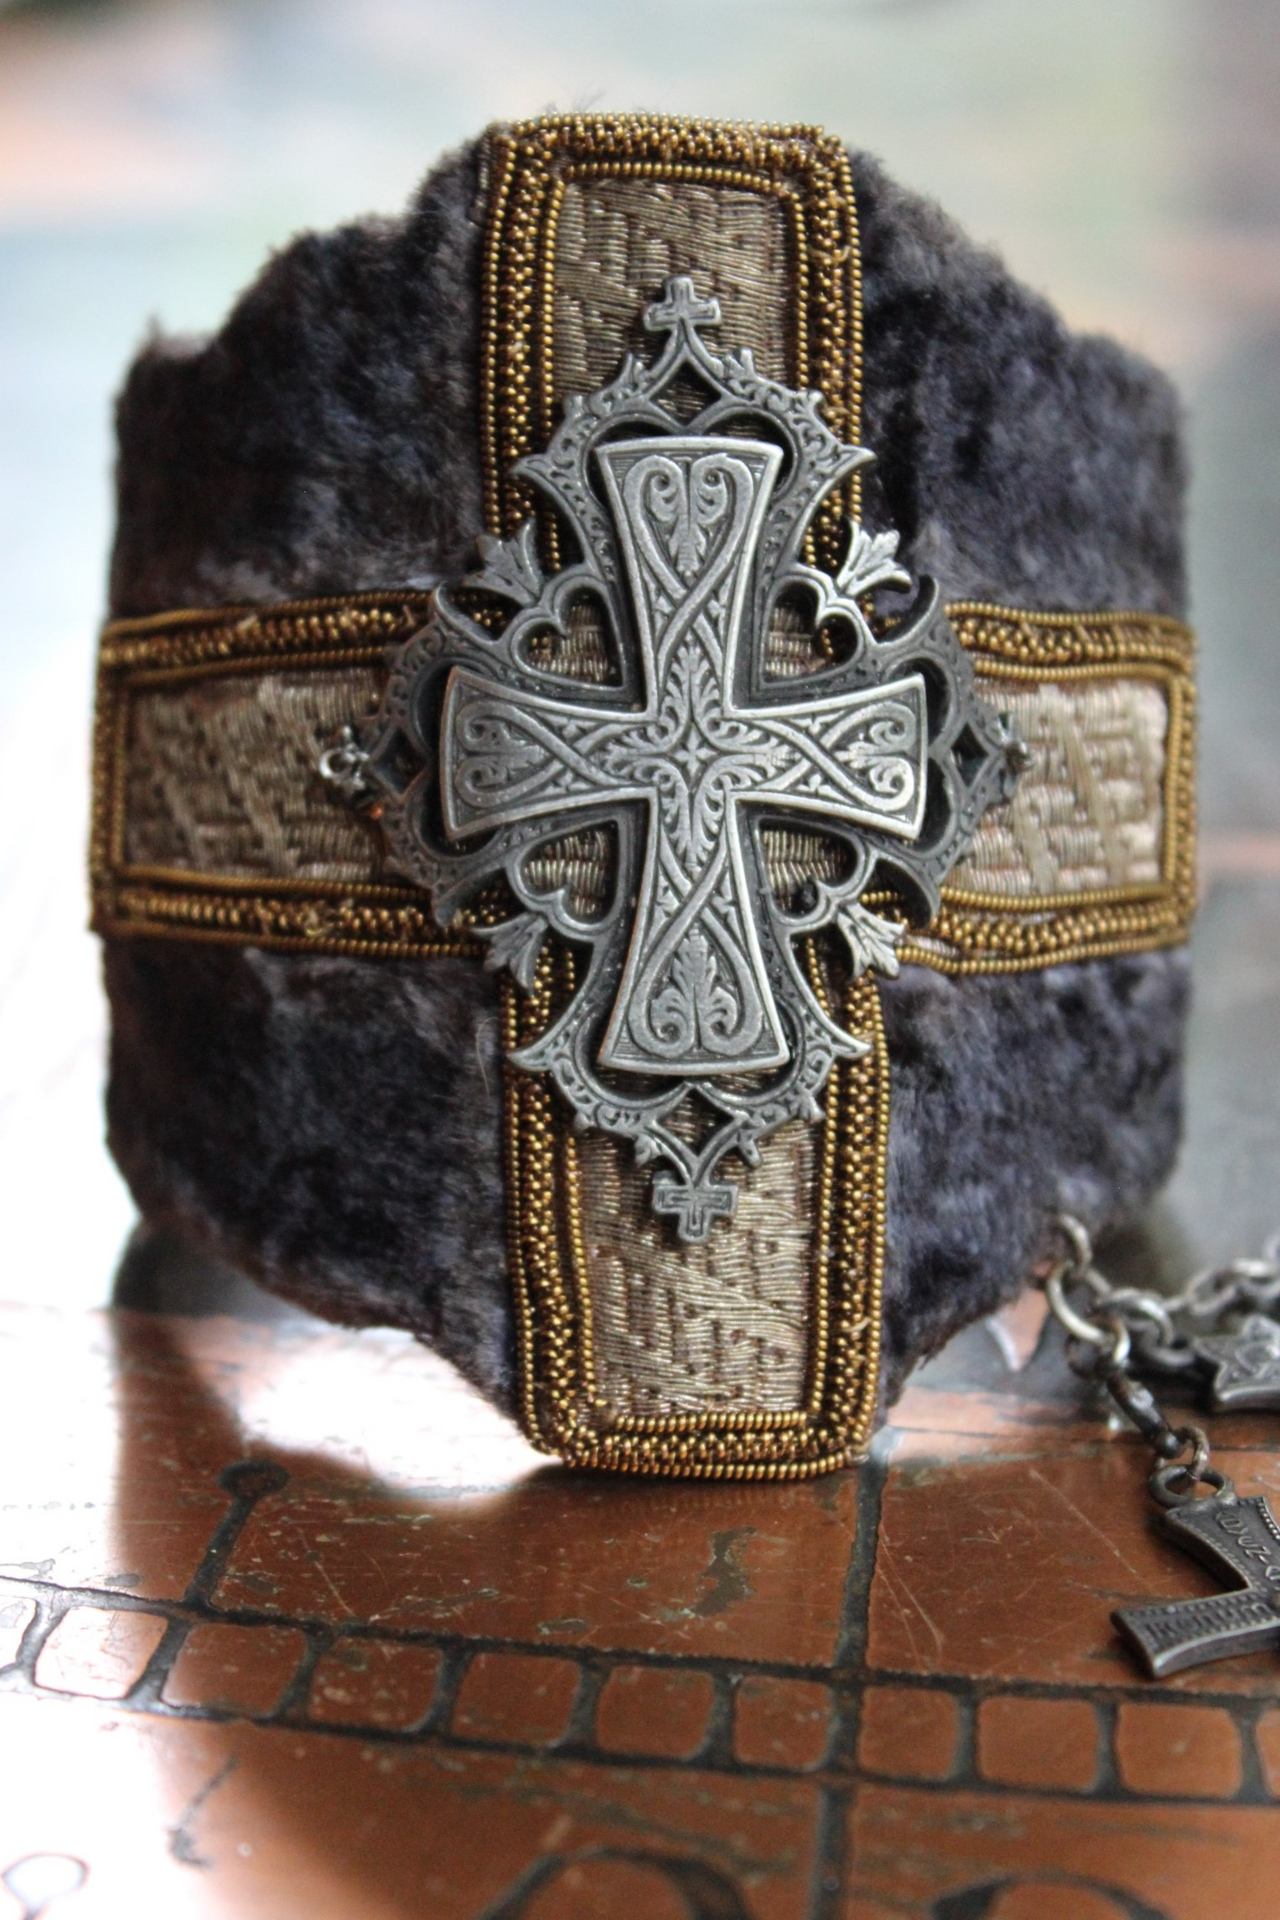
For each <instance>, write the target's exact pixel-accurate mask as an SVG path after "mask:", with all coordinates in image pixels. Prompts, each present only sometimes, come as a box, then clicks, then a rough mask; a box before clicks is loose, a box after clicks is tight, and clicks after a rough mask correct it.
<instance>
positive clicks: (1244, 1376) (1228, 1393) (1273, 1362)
mask: <svg viewBox="0 0 1280 1920" xmlns="http://www.w3.org/2000/svg"><path fill="white" fill-rule="evenodd" d="M1192 1345H1193V1347H1194V1350H1195V1354H1196V1357H1197V1359H1199V1360H1203V1361H1205V1362H1206V1364H1207V1365H1209V1366H1211V1367H1212V1368H1213V1370H1214V1372H1213V1379H1212V1381H1211V1383H1210V1387H1209V1397H1210V1404H1211V1405H1212V1407H1213V1411H1214V1412H1215V1413H1227V1412H1231V1411H1234V1410H1235V1409H1237V1408H1240V1407H1255V1408H1259V1409H1261V1410H1262V1411H1264V1412H1272V1413H1280V1321H1276V1320H1271V1319H1269V1318H1268V1317H1267V1315H1266V1314H1265V1313H1251V1314H1250V1315H1249V1316H1248V1318H1247V1319H1245V1320H1242V1321H1241V1323H1240V1325H1239V1326H1238V1327H1236V1328H1235V1330H1234V1331H1233V1332H1231V1333H1215V1334H1207V1335H1206V1336H1205V1337H1204V1338H1203V1339H1201V1340H1195V1341H1193V1342H1192Z"/></svg>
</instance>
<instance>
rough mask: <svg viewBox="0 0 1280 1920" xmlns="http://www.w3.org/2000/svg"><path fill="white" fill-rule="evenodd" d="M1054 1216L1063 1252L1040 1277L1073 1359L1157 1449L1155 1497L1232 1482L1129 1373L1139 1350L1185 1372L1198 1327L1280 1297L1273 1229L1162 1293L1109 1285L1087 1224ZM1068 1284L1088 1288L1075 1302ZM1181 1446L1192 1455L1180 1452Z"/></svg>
mask: <svg viewBox="0 0 1280 1920" xmlns="http://www.w3.org/2000/svg"><path fill="white" fill-rule="evenodd" d="M1057 1225H1058V1228H1059V1231H1060V1233H1061V1235H1062V1238H1063V1241H1064V1242H1065V1245H1066V1253H1065V1256H1064V1258H1063V1259H1061V1260H1060V1261H1058V1263H1057V1264H1056V1265H1055V1266H1054V1268H1053V1269H1052V1271H1051V1272H1050V1273H1049V1274H1048V1276H1047V1277H1046V1279H1045V1282H1044V1291H1045V1295H1046V1298H1047V1299H1048V1302H1049V1306H1050V1309H1051V1310H1052V1312H1053V1315H1054V1317H1055V1319H1057V1320H1058V1321H1059V1323H1060V1324H1061V1325H1062V1327H1063V1328H1064V1329H1065V1330H1066V1333H1067V1336H1068V1346H1067V1356H1068V1359H1069V1361H1070V1363H1071V1365H1072V1367H1073V1368H1074V1369H1075V1371H1076V1372H1077V1373H1080V1374H1083V1375H1084V1376H1085V1377H1086V1378H1090V1379H1094V1380H1097V1381H1098V1382H1099V1384H1100V1385H1101V1386H1103V1387H1104V1388H1105V1389H1106V1391H1107V1393H1108V1394H1109V1395H1110V1397H1111V1399H1112V1400H1113V1401H1114V1403H1115V1405H1116V1406H1117V1407H1118V1408H1119V1409H1120V1411H1121V1412H1122V1413H1123V1414H1124V1415H1125V1417H1126V1419H1128V1420H1130V1421H1131V1422H1132V1423H1133V1425H1134V1426H1135V1427H1136V1428H1137V1429H1138V1432H1139V1433H1140V1434H1141V1435H1142V1437H1143V1439H1144V1440H1146V1441H1147V1443H1148V1445H1149V1446H1150V1447H1151V1448H1152V1450H1153V1451H1154V1453H1155V1455H1156V1459H1157V1465H1156V1468H1155V1471H1154V1472H1153V1473H1152V1475H1151V1492H1152V1495H1153V1497H1154V1498H1155V1499H1156V1500H1157V1501H1158V1502H1159V1504H1160V1505H1161V1506H1164V1507H1171V1506H1177V1505H1180V1504H1182V1503H1183V1502H1184V1501H1187V1500H1193V1499H1196V1498H1197V1497H1198V1493H1197V1489H1198V1488H1200V1487H1201V1486H1208V1487H1211V1488H1213V1489H1215V1490H1216V1491H1218V1492H1222V1490H1223V1489H1224V1488H1225V1489H1227V1490H1229V1489H1230V1484H1231V1483H1230V1481H1228V1480H1227V1478H1226V1476H1225V1475H1224V1474H1221V1473H1219V1471H1218V1470H1217V1468H1216V1467H1211V1466H1210V1464H1209V1442H1208V1439H1207V1437H1206V1435H1205V1433H1204V1431H1203V1429H1202V1428H1200V1427H1195V1426H1180V1427H1175V1426H1174V1425H1173V1424H1172V1422H1171V1421H1169V1420H1167V1419H1166V1418H1165V1416H1164V1414H1163V1412H1162V1411H1161V1409H1160V1406H1159V1404H1158V1402H1157V1401H1156V1398H1155V1396H1154V1394H1153V1393H1152V1392H1151V1390H1150V1388H1149V1387H1146V1386H1144V1385H1143V1383H1142V1382H1141V1381H1140V1380H1137V1379H1135V1378H1134V1375H1133V1373H1132V1371H1131V1364H1132V1362H1133V1361H1134V1360H1135V1359H1136V1360H1137V1362H1138V1363H1139V1365H1141V1366H1142V1367H1144V1368H1146V1369H1147V1370H1149V1371H1152V1372H1157V1373H1163V1374H1170V1375H1172V1374H1179V1373H1185V1372H1186V1371H1187V1370H1188V1369H1190V1368H1194V1367H1198V1366H1199V1365H1200V1360H1199V1356H1198V1354H1197V1352H1196V1348H1195V1344H1194V1343H1195V1339H1196V1338H1197V1337H1200V1338H1202V1337H1203V1336H1204V1335H1205V1334H1206V1333H1207V1332H1209V1331H1210V1330H1211V1329H1213V1328H1216V1327H1219V1326H1222V1325H1223V1324H1224V1323H1226V1322H1227V1321H1229V1320H1231V1319H1233V1318H1237V1317H1240V1316H1242V1315H1244V1314H1248V1313H1268V1312H1270V1310H1271V1309H1272V1308H1273V1307H1275V1306H1276V1305H1277V1304H1278V1303H1280V1233H1277V1234H1273V1235H1272V1237H1271V1239H1270V1240H1268V1242H1267V1244H1266V1246H1265V1247H1264V1248H1263V1250H1262V1254H1261V1256H1260V1257H1258V1258H1256V1259H1241V1260H1231V1261H1229V1262H1228V1263H1227V1264H1226V1265H1225V1266H1221V1267H1207V1268H1205V1269H1204V1271H1203V1272H1201V1273H1197V1274H1194V1275H1193V1276H1192V1278H1191V1279H1190V1280H1188V1281H1187V1283H1186V1285H1185V1286H1184V1287H1183V1288H1182V1289H1181V1291H1180V1292H1178V1293H1173V1294H1161V1293H1153V1292H1150V1291H1149V1290H1148V1289H1146V1288H1144V1287H1132V1286H1124V1287H1118V1286H1116V1285H1115V1284H1114V1283H1113V1282H1112V1281H1110V1280H1108V1279H1107V1277H1106V1275H1105V1274H1104V1273H1100V1272H1099V1271H1098V1268H1097V1267H1096V1266H1095V1265H1094V1260H1093V1243H1092V1241H1091V1240H1090V1238H1089V1234H1088V1230H1087V1229H1086V1228H1085V1226H1084V1224H1083V1223H1082V1222H1081V1221H1079V1220H1077V1219H1076V1218H1075V1217H1074V1216H1073V1215H1071V1214H1061V1215H1060V1216H1059V1218H1058V1222H1057ZM1072 1289H1075V1290H1076V1292H1077V1295H1078V1294H1079V1293H1080V1291H1081V1290H1083V1293H1084V1295H1085V1298H1084V1299H1083V1300H1079V1299H1078V1300H1077V1301H1075V1302H1073V1301H1072V1299H1071V1290H1072ZM1179 1322H1183V1323H1186V1324H1185V1326H1184V1325H1179ZM1188 1453H1189V1455H1190V1458H1189V1459H1186V1460H1183V1459H1182V1458H1181V1457H1180V1456H1181V1455H1183V1454H1188Z"/></svg>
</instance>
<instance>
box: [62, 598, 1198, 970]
mask: <svg viewBox="0 0 1280 1920" xmlns="http://www.w3.org/2000/svg"><path fill="white" fill-rule="evenodd" d="M428 606H429V596H428V595H426V594H420V593H419V594H415V593H398V594H397V593H387V594H362V595H352V596H351V597H350V598H342V599H333V600H308V601H301V602H297V603H293V604H284V605H280V606H274V607H268V608H262V609H253V608H244V607H232V608H226V609H221V610H208V609H195V610H192V611H186V612H176V613H169V614H162V615H160V616H158V617H156V618H151V619H145V620H118V621H113V622H112V623H111V624H110V625H109V626H107V627H106V628H105V629H104V632H103V636H102V646H101V653H100V658H99V674H98V702H97V717H96V726H95V735H96V737H95V752H94V781H93V826H92V834H91V847H90V866H91V877H92V887H93V899H94V913H93V924H94V926H95V928H96V929H97V931H99V932H101V933H110V934H116V935H149V936H152V937H164V938H171V939H197V940H213V941H224V942H240V943H245V944H254V945H261V946H269V947H274V948H278V949H281V950H284V951H301V952H312V953H343V954H358V955H370V956H375V955H383V956H386V957H388V958H406V959H415V958H416V959H421V958H431V957H444V956H454V955H477V956H479V955H480V954H481V952H482V949H481V948H480V947H479V945H478V944H477V943H476V942H474V941H473V940H472V939H470V938H469V937H468V935H467V933H466V932H465V930H457V931H455V930H450V931H449V932H442V931H441V930H440V929H439V928H438V927H437V926H436V925H435V923H434V921H433V920H432V917H431V913H430V909H429V905H428V903H427V902H426V901H425V900H424V899H423V897H422V895H421V894H420V892H419V891H418V890H417V889H416V888H414V887H412V886H410V885H409V884H408V883H406V882H402V881H398V880H396V879H395V878H394V876H390V875H388V876H386V877H385V878H383V877H382V876H381V875H380V874H379V873H378V872H377V860H378V855H379V852H380V849H379V845H378V841H377V838H376V835H375V834H374V833H373V831H372V830H371V831H370V877H369V879H368V880H367V881H351V880H326V879H295V878H288V877H284V876H269V877H265V878H261V879H258V878H245V877H238V876H234V875H227V874H216V873H203V872H196V871H192V870H188V869H186V868H180V867H155V866H138V865H130V863H129V862H128V860H127V859H126V857H125V821H126V799H127V796H126V790H125V778H124V776H125V770H126V758H127V754H126V747H127V734H128V727H129V723H130V702H131V700H132V698H133V697H134V696H135V695H136V694H139V693H142V692H145V691H146V690H147V689H149V688H155V687H161V686H164V687H175V688H177V687H181V686H184V685H189V684H193V683H195V682H197V681H200V680H203V679H208V678H210V677H217V676H221V675H227V676H233V675H249V674H260V675H263V676H268V675H272V674H279V673H284V672H286V671H287V672H288V673H289V674H291V675H292V674H302V673H306V672H309V671H315V672H316V673H317V674H319V673H332V672H333V671H334V669H335V668H343V667H349V668H351V669H353V671H354V670H363V671H365V672H367V670H368V669H369V668H371V667H372V668H375V669H378V670H379V671H381V670H382V669H383V668H384V666H385V662H386V657H387V653H388V650H389V649H390V648H393V647H394V646H396V645H397V644H399V643H400V642H401V641H402V640H403V639H405V638H406V637H407V636H408V635H409V634H410V633H412V632H414V631H415V630H416V629H417V628H418V627H419V626H420V625H421V624H422V621H423V619H424V618H425V616H426V613H427V609H428ZM948 613H949V614H950V617H951V619H952V622H953V624H954V625H955V628H956V631H957V633H958V634H959V636H960V639H961V641H962V642H963V644H964V646H965V647H966V649H967V650H968V651H969V652H970V654H971V655H972V656H973V659H974V664H975V666H976V668H977V670H978V672H979V674H981V675H983V676H984V677H986V678H990V679H992V680H994V681H997V682H1000V683H1004V684H1008V683H1009V682H1018V681H1023V682H1025V683H1026V684H1027V685H1028V686H1034V685H1037V684H1043V683H1044V682H1046V681H1047V682H1051V683H1056V684H1061V685H1064V686H1069V685H1071V684H1073V683H1076V682H1094V683H1103V682H1105V681H1107V680H1111V679H1136V680H1140V681H1141V680H1147V681H1150V682H1151V683H1153V684H1156V685H1158V686H1159V688H1160V690H1161V694H1162V697H1163V698H1164V700H1165V702H1166V704H1167V711H1168V729H1167V735H1166V742H1165V765H1164V771H1163V776H1162V828H1161V855H1160V877H1159V879H1158V880H1156V881H1154V882H1142V883H1139V884H1135V885H1132V886H1127V887H1112V888H1102V889H1095V890H1093V891H1090V892H1078V893H1074V894H1073V893H1068V892H1065V891H1063V892H1055V893H1048V894H1039V895H1035V894H1031V895H1028V894H1020V895H1016V896H1013V895H1006V894H998V893H994V892H983V891H977V890H971V889H967V888H965V887H964V886H963V885H959V884H956V881H955V879H954V878H953V880H952V881H951V882H950V883H948V884H947V885H945V886H944V888H943V904H942V909H941V911H940V913H939V915H938V917H937V919H936V920H935V921H934V923H933V925H932V926H931V927H930V928H929V929H928V930H927V932H922V933H917V932H915V931H914V930H912V931H909V932H908V933H907V935H906V936H905V938H904V941H903V943H902V947H901V949H900V951H901V954H902V957H903V959H905V960H910V961H914V962H916V963H918V964H919V965H922V966H928V967H932V968H934V969H935V970H937V971H940V972H944V973H953V974H965V973H1010V972H1022V971H1025V970H1027V969H1029V968H1034V967H1042V966H1054V965H1059V964H1061V963H1063V962H1064V961H1068V960H1086V959H1097V958H1100V957H1102V956H1104V955H1107V954H1116V953H1130V952H1140V951H1144V950H1146V949H1149V948H1152V947H1158V946H1169V945H1178V944H1181V943H1182V942H1183V941H1185V940H1186V938H1187V936H1188V933H1189V930H1190V922H1191V917H1192V913H1193V911H1194V907H1195V818H1194V708H1195V693H1194V684H1193V680H1192V672H1191V669H1192V661H1193V642H1192V636H1191V634H1190V632H1189V630H1188V629H1187V628H1186V627H1185V626H1183V625H1182V624H1181V623H1180V622H1178V621H1176V620H1173V619H1170V618H1168V617H1167V616H1165V615H1161V614H1150V613H1135V612H1121V613H1089V614H1064V613H1039V612H1032V611H1020V610H1017V609H1013V608H1008V607H997V606H989V605H984V604H978V603H972V602H958V603H956V604H953V605H951V606H950V607H949V608H948ZM997 697H998V694H997ZM325 803H327V804H332V805H335V806H336V805H337V804H339V803H338V802H337V801H335V800H332V798H331V797H330V796H325Z"/></svg>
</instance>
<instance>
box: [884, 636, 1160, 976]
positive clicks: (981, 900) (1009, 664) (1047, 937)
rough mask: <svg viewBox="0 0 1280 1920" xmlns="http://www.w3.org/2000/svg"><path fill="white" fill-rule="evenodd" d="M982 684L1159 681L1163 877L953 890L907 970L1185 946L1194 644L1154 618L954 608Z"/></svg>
mask: <svg viewBox="0 0 1280 1920" xmlns="http://www.w3.org/2000/svg"><path fill="white" fill-rule="evenodd" d="M947 612H948V615H949V617H950V619H951V621H952V624H953V625H954V627H955V630H956V632H957V634H958V635H959V638H960V640H961V642H962V644H963V645H964V647H965V648H966V650H967V651H968V652H969V653H970V654H972V656H973V659H974V665H975V667H976V669H977V671H978V673H979V675H980V676H982V677H984V678H990V679H995V680H1000V681H1005V682H1008V681H1010V680H1014V681H1018V680H1022V681H1025V682H1027V683H1028V684H1030V685H1034V684H1036V683H1041V682H1045V681H1051V682H1055V683H1058V684H1062V685H1070V684H1072V683H1073V682H1080V681H1104V680H1108V679H1112V680H1114V679H1126V678H1127V679H1149V680H1151V681H1152V682H1154V683H1156V684H1158V685H1159V686H1160V688H1161V690H1162V692H1163V694H1164V697H1165V700H1166V703H1167V711H1168V727H1167V733H1166V737H1165V764H1164V775H1163V780H1162V800H1163V805H1162V815H1163V818H1162V836H1161V853H1160V878H1159V879H1158V880H1157V881H1155V882H1141V883H1137V884H1135V885H1132V886H1127V887H1125V886H1122V887H1110V888H1099V889H1095V890H1093V891H1091V892H1081V893H1076V894H1066V893H1054V894H1042V895H1038V896H1037V895H1022V896H1018V897H1016V898H1012V897H1010V896H1008V895H1002V894H997V893H986V892H979V891H970V890H967V889H966V888H965V887H964V886H963V885H958V884H956V883H955V880H954V877H953V880H952V881H951V882H950V883H948V884H946V885H944V887H943V889H942V907H941V910H940V912H939V913H938V915H937V917H936V918H935V919H934V921H933V923H932V924H931V926H930V927H929V928H928V930H927V932H924V933H915V932H914V931H912V932H909V933H908V934H907V936H906V937H905V938H904V940H903V941H902V943H901V945H900V947H899V949H898V951H899V954H900V956H901V958H902V959H903V960H908V961H915V962H917V963H918V964H919V965H921V966H927V967H934V968H936V969H937V970H938V971H939V972H942V973H951V974H969V973H1023V972H1027V971H1029V970H1031V969H1033V968H1036V967H1049V966H1060V965H1063V964H1064V963H1066V962H1067V961H1073V960H1097V959H1102V958H1105V957H1107V956H1109V955H1113V954H1122V953H1142V952H1147V951H1150V950H1151V949H1152V948H1156V947H1167V946H1181V945H1182V944H1183V943H1184V942H1185V941H1186V940H1187V939H1188V938H1189V936H1190V932H1191V921H1192V918H1193V916H1194V913H1195V907H1196V843H1195V682H1194V679H1193V665H1194V657H1195V642H1194V637H1193V635H1192V633H1191V630H1190V628H1188V627H1186V626H1184V625H1183V624H1182V622H1181V621H1178V620H1174V619H1172V618H1171V617H1169V616H1168V615H1165V614H1155V613H1135V612H1120V613H1086V614H1073V613H1034V612H1030V611H1019V610H1017V609H1014V608H1010V607H998V606H990V605H987V604H985V603H982V602H971V601H960V602H957V603H955V604H954V605H950V606H948V608H947Z"/></svg>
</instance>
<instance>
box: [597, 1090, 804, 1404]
mask: <svg viewBox="0 0 1280 1920" xmlns="http://www.w3.org/2000/svg"><path fill="white" fill-rule="evenodd" d="M819 1140H820V1135H819V1134H818V1133H817V1131H816V1130H815V1129H814V1128H813V1127H811V1126H808V1125H804V1124H800V1123H796V1122H793V1123H792V1124H791V1125H789V1126H786V1127H782V1128H780V1129H779V1131H778V1132H777V1133H775V1134H773V1135H771V1137H770V1138H769V1139H767V1140H766V1141H764V1142H763V1143H762V1146H761V1157H760V1165H759V1166H758V1167H756V1168H754V1169H751V1170H746V1171H744V1173H743V1174H742V1175H741V1176H738V1175H735V1178H740V1182H741V1184H740V1187H739V1192H738V1205H737V1210H736V1213H735V1215H734V1224H733V1232H732V1233H726V1234H712V1235H711V1236H710V1237H709V1238H708V1239H706V1240H702V1241H698V1242H696V1243H695V1244H693V1245H684V1244H679V1243H676V1242H675V1240H674V1236H673V1235H672V1234H671V1232H670V1229H669V1228H668V1227H667V1225H666V1223H665V1222H663V1221H661V1220H659V1219H656V1218H655V1217H654V1214H653V1211H652V1209H651V1207H650V1205H649V1196H648V1185H649V1174H648V1172H647V1170H645V1169H642V1168H638V1167H637V1166H636V1165H635V1162H634V1158H633V1156H632V1155H631V1154H630V1153H629V1152H627V1151H625V1150H624V1149H623V1148H622V1147H621V1146H620V1145H619V1143H618V1142H617V1141H615V1140H611V1139H609V1138H608V1137H607V1136H606V1135H604V1134H589V1135H587V1136H586V1137H585V1138H584V1139H583V1140H582V1141H581V1142H580V1143H579V1146H578V1154H579V1164H580V1167H581V1172H582V1226H583V1240H584V1243H585V1246H586V1251H587V1260H588V1266H589V1270H590V1282H589V1285H590V1295H591V1300H590V1308H591V1345H592V1357H593V1361H594V1366H595V1376H596V1390H597V1393H598V1395H599V1398H600V1399H601V1400H602V1401H603V1402H604V1404H605V1405H606V1406H607V1407H608V1408H609V1410H610V1412H611V1413H614V1414H624V1415H626V1414H630V1415H633V1416H639V1417H642V1418H643V1417H645V1416H653V1415H659V1414H664V1413H696V1412H699V1411H701V1410H704V1409H707V1408H714V1407H726V1408H730V1407H761V1408H766V1409H768V1410H770V1411H775V1412H782V1411H787V1410H789V1409H792V1408H796V1407H799V1406H800V1405H801V1403H802V1402H803V1399H804V1392H805V1386H806V1365H807V1359H808V1350H809V1340H810V1331H811V1311H812V1300H811V1294H812V1270H813V1225H812V1223H813V1193H814V1156H815V1153H816V1151H817V1147H818V1143H819Z"/></svg>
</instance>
